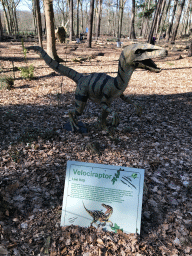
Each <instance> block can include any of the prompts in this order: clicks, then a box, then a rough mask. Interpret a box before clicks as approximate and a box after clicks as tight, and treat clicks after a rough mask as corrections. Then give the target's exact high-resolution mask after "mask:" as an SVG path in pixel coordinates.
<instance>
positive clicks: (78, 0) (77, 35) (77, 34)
mask: <svg viewBox="0 0 192 256" xmlns="http://www.w3.org/2000/svg"><path fill="white" fill-rule="evenodd" d="M79 2H80V0H77V33H76V37H77V38H79Z"/></svg>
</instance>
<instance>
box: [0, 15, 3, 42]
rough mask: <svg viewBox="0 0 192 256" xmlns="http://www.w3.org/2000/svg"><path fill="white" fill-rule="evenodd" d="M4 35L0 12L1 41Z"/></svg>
mask: <svg viewBox="0 0 192 256" xmlns="http://www.w3.org/2000/svg"><path fill="white" fill-rule="evenodd" d="M2 36H3V27H2V23H1V13H0V42H1V41H2Z"/></svg>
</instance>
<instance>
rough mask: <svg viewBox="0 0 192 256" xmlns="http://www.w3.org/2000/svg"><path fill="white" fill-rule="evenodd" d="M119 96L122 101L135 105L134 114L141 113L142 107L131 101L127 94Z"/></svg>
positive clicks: (139, 114)
mask: <svg viewBox="0 0 192 256" xmlns="http://www.w3.org/2000/svg"><path fill="white" fill-rule="evenodd" d="M120 98H121V99H122V100H123V101H125V102H126V103H128V104H132V105H133V106H134V107H135V109H136V115H137V116H139V117H140V116H141V115H142V107H141V106H139V105H138V104H136V103H135V102H134V101H132V100H131V99H130V98H129V97H128V96H125V95H124V94H122V95H121V96H120Z"/></svg>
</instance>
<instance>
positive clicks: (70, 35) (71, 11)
mask: <svg viewBox="0 0 192 256" xmlns="http://www.w3.org/2000/svg"><path fill="white" fill-rule="evenodd" d="M69 4H70V14H69V15H70V32H69V39H70V41H72V40H73V0H70V3H69Z"/></svg>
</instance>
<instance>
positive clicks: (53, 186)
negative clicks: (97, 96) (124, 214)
mask: <svg viewBox="0 0 192 256" xmlns="http://www.w3.org/2000/svg"><path fill="white" fill-rule="evenodd" d="M123 41H124V42H123V47H124V46H126V45H128V44H131V43H132V42H131V41H128V40H127V39H124V40H123ZM33 44H34V43H33V42H28V43H25V45H26V46H29V45H33ZM160 45H162V46H165V47H166V49H167V50H168V52H169V54H168V56H167V57H166V58H164V59H160V60H155V62H156V64H157V65H158V66H159V67H160V68H161V69H162V71H161V72H160V73H151V72H149V71H144V70H141V69H137V70H136V71H135V72H134V73H133V76H132V78H131V80H130V83H129V86H128V88H127V89H126V91H125V94H127V95H129V96H130V98H131V99H132V100H134V101H135V102H136V103H138V104H139V105H140V106H141V107H142V109H143V113H142V115H141V117H138V116H137V115H136V112H135V109H134V107H133V106H132V105H130V104H125V103H123V102H122V101H121V99H120V98H119V99H117V100H115V101H114V102H113V104H112V109H113V110H116V111H117V112H118V114H119V116H120V124H119V126H118V127H117V128H116V129H113V130H111V132H110V133H109V132H108V131H106V130H104V131H100V130H98V129H97V128H96V126H95V122H96V121H97V118H98V116H99V114H100V112H101V109H100V107H99V105H98V104H95V103H93V102H90V101H89V102H88V104H87V107H86V109H85V111H84V113H83V115H82V116H81V117H80V118H79V119H80V120H81V121H82V122H83V123H85V124H87V126H88V132H87V133H83V134H81V133H72V132H70V131H67V130H65V129H64V124H65V123H66V122H68V111H69V109H72V108H73V107H74V92H75V89H76V84H75V83H74V82H73V81H72V80H70V79H68V78H67V77H63V76H60V75H59V74H57V73H56V72H54V71H53V70H51V69H50V68H49V67H48V66H47V65H46V64H45V62H44V61H43V60H42V59H40V58H39V55H38V54H37V53H35V52H33V51H31V52H29V53H27V63H26V62H25V60H24V54H23V52H22V46H21V43H19V42H2V43H0V65H1V74H0V75H1V77H2V76H13V77H15V82H14V87H13V88H12V89H11V90H6V89H3V88H2V90H0V146H1V148H0V162H1V163H0V255H17V256H18V255H51V256H53V255H83V256H91V255H105V256H109V255H137V256H141V255H169V256H170V255H172V256H173V255H174V256H176V255H186V256H189V255H192V116H191V113H192V58H190V57H187V53H188V50H187V47H186V46H187V45H188V41H187V40H186V39H183V40H178V41H177V42H176V44H175V45H169V44H167V45H166V44H164V43H161V44H160ZM45 49H46V46H45ZM121 51H122V49H121V48H117V47H116V43H115V42H109V41H107V40H106V39H105V38H103V40H99V41H97V42H96V41H94V42H93V44H92V48H91V49H88V48H87V47H86V44H85V43H81V44H76V43H75V42H73V43H68V44H59V43H57V52H58V55H59V57H60V58H62V59H63V60H64V65H67V66H69V67H71V68H73V69H75V70H77V71H79V72H82V73H87V74H89V73H91V72H105V73H107V74H109V75H111V76H116V74H117V66H118V58H119V55H120V53H121ZM79 61H80V62H79ZM13 64H14V69H15V70H16V71H15V72H13ZM31 64H33V65H34V67H35V69H34V78H35V79H33V80H26V79H22V78H21V71H19V70H17V67H25V66H26V65H31ZM94 143H97V145H99V149H98V151H97V150H94V148H93V149H91V148H90V145H94ZM88 145H89V146H88ZM68 160H74V161H81V162H89V163H101V164H108V165H118V166H127V167H135V168H142V169H145V185H146V191H145V193H144V197H143V205H142V220H141V234H140V236H138V235H134V234H125V233H122V232H119V233H112V232H104V231H102V230H101V229H96V228H94V227H90V228H83V227H78V226H68V227H60V220H61V210H62V208H61V207H62V199H63V191H64V181H65V171H66V164H67V161H68Z"/></svg>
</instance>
